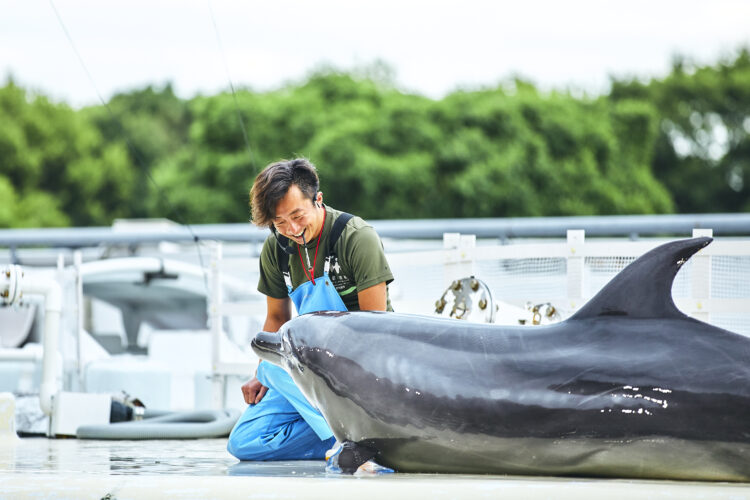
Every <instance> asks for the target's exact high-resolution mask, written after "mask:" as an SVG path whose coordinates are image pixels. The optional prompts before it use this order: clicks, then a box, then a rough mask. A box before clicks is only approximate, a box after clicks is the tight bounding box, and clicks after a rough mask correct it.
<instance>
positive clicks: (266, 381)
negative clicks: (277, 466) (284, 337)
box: [227, 361, 335, 460]
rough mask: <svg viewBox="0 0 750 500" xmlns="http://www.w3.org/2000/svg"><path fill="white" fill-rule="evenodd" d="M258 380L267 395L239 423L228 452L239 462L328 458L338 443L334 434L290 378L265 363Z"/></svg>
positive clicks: (251, 406) (249, 408)
mask: <svg viewBox="0 0 750 500" xmlns="http://www.w3.org/2000/svg"><path fill="white" fill-rule="evenodd" d="M257 377H258V381H259V382H260V383H261V384H263V385H265V386H266V387H268V392H266V395H265V396H264V397H263V399H261V401H260V403H258V404H255V405H249V406H248V407H247V409H246V410H245V412H244V413H243V414H242V416H241V417H240V419H239V420H238V421H237V423H236V424H235V426H234V428H233V429H232V432H231V434H230V435H229V441H228V442H227V451H229V453H231V454H232V455H234V456H235V457H237V458H238V459H240V460H314V459H321V458H325V452H326V451H327V450H328V449H330V448H331V447H332V446H333V443H334V442H335V438H334V437H333V432H332V431H331V429H330V428H329V427H328V424H327V423H326V421H325V419H324V418H323V416H322V415H321V414H320V412H318V411H317V410H316V409H315V408H313V407H312V406H311V405H310V403H309V402H308V401H307V399H305V397H304V395H303V394H302V393H301V392H300V390H299V389H298V388H297V386H296V385H295V384H294V381H293V380H292V378H291V377H290V376H289V374H288V373H286V372H285V371H284V370H283V369H282V368H280V367H278V366H276V365H272V364H271V363H268V362H265V361H264V362H262V363H261V364H260V365H259V366H258V374H257Z"/></svg>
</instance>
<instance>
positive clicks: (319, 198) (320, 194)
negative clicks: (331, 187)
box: [315, 191, 323, 208]
mask: <svg viewBox="0 0 750 500" xmlns="http://www.w3.org/2000/svg"><path fill="white" fill-rule="evenodd" d="M322 205H323V191H318V194H316V195H315V206H317V207H318V208H320V207H321V206H322Z"/></svg>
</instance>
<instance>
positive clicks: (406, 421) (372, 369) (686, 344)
mask: <svg viewBox="0 0 750 500" xmlns="http://www.w3.org/2000/svg"><path fill="white" fill-rule="evenodd" d="M711 241H712V240H711V238H693V239H688V240H679V241H673V242H669V243H666V244H664V245H661V246H659V247H657V248H655V249H653V250H651V251H649V252H648V253H646V254H644V255H643V256H641V257H640V258H638V259H637V260H635V261H634V262H633V263H631V264H630V265H629V266H628V267H626V268H625V269H623V270H622V271H621V272H620V273H619V274H618V275H616V276H615V277H614V278H613V279H612V280H611V281H610V282H609V283H608V284H607V285H606V286H605V287H604V288H602V289H601V290H600V291H599V293H598V294H597V295H596V296H594V297H593V298H592V299H591V300H590V301H589V302H587V303H586V304H585V305H584V306H583V307H582V308H581V309H579V310H578V311H577V312H576V313H575V314H574V315H572V316H571V317H570V318H568V319H567V320H565V321H563V322H560V323H556V324H552V325H546V326H538V327H533V328H529V327H523V326H517V327H516V326H501V325H493V324H476V323H467V322H462V321H457V320H454V319H446V318H437V317H429V316H417V315H408V314H398V313H388V312H320V313H313V314H307V315H303V316H298V317H297V318H295V319H293V320H291V321H289V322H288V323H286V324H285V325H284V326H283V327H282V328H281V329H280V330H279V331H278V332H274V333H269V332H260V333H258V334H257V335H256V336H255V338H254V339H253V340H252V342H251V344H252V348H253V350H254V351H255V352H256V353H257V354H258V356H260V357H261V358H263V359H264V360H267V361H270V362H272V363H275V364H278V365H280V366H281V367H283V368H284V369H285V370H286V371H288V372H289V373H290V375H291V376H292V378H293V379H294V381H295V383H296V384H297V385H298V387H299V388H300V390H301V391H302V392H303V393H304V395H305V396H306V397H307V398H308V400H309V401H310V402H311V403H312V404H314V405H315V406H317V408H319V409H320V411H321V413H322V414H323V416H324V417H325V419H326V421H327V422H328V424H329V425H330V427H331V429H332V430H333V432H334V435H335V436H336V439H337V440H338V441H340V442H342V443H345V444H346V445H348V446H349V448H351V449H352V450H354V451H356V452H357V453H354V454H353V455H352V456H354V457H355V458H354V460H355V462H358V463H354V464H351V463H350V464H348V465H347V467H346V468H344V471H345V472H352V471H353V470H355V469H356V466H358V465H359V463H361V462H363V461H364V460H367V459H369V458H371V457H372V458H374V459H375V460H376V461H377V462H378V463H380V464H381V465H384V466H387V467H390V468H392V469H394V470H396V471H401V472H449V473H489V474H522V475H568V476H595V477H631V478H663V479H686V480H722V481H747V480H750V338H748V337H745V336H742V335H739V334H736V333H733V332H730V331H727V330H724V329H721V328H717V327H715V326H712V325H709V324H707V323H703V322H701V321H698V320H696V319H693V318H690V317H688V316H686V315H685V314H683V313H682V312H680V311H679V310H678V309H677V307H676V306H675V304H674V302H673V300H672V295H671V289H672V282H673V280H674V277H675V275H676V274H677V271H678V270H679V269H680V267H681V266H682V265H683V264H684V263H685V262H686V261H687V260H688V259H689V258H690V257H691V256H692V255H693V254H694V253H696V252H697V251H699V250H700V249H702V248H703V247H705V246H706V245H708V244H709V243H710V242H711ZM342 468H343V467H342Z"/></svg>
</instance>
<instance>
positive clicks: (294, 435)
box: [227, 213, 351, 460]
mask: <svg viewBox="0 0 750 500" xmlns="http://www.w3.org/2000/svg"><path fill="white" fill-rule="evenodd" d="M350 218H351V215H349V214H345V213H344V214H341V215H340V216H339V218H338V219H337V220H336V222H335V223H334V227H333V229H332V231H331V235H330V236H329V244H328V252H327V255H326V259H325V265H324V267H323V276H321V277H319V278H317V279H316V280H315V282H314V283H313V282H312V281H307V282H305V283H302V284H301V285H300V286H298V287H297V289H293V288H292V280H291V276H290V273H289V268H288V260H287V258H286V257H285V256H282V259H284V260H282V259H279V261H280V262H282V274H283V276H284V282H285V284H286V287H287V293H288V294H289V298H291V299H292V302H294V306H295V308H296V309H297V313H298V314H300V315H302V314H307V313H311V312H317V311H346V310H347V309H346V306H345V305H344V301H343V300H341V297H340V296H339V294H338V292H337V291H336V287H334V286H333V283H332V282H331V279H330V277H329V276H328V270H329V268H330V261H331V254H332V250H333V245H334V244H335V243H336V240H338V237H339V236H340V235H341V231H342V230H343V227H344V226H345V225H346V222H347V221H348V220H349V219H350ZM256 377H257V379H258V381H259V382H260V383H261V384H263V385H264V386H266V387H268V392H266V395H265V396H264V397H263V399H262V400H261V401H260V403H258V404H256V405H250V406H248V408H247V410H245V412H244V413H243V415H242V417H240V419H239V421H238V422H237V424H235V426H234V429H232V433H231V434H230V436H229V441H228V443H227V450H228V451H229V452H230V453H231V454H232V455H234V456H235V457H237V458H239V459H240V460H294V459H314V458H324V456H325V452H326V450H328V449H329V448H330V447H331V446H332V445H333V442H334V438H333V431H332V430H331V428H330V427H329V426H328V424H327V423H326V421H325V419H324V418H323V416H322V415H321V414H320V412H319V411H318V410H317V409H316V408H315V407H313V406H312V405H311V404H310V403H309V401H307V399H306V398H305V396H304V395H303V394H302V392H300V390H299V388H297V386H296V385H295V383H294V381H293V380H292V377H290V376H289V374H288V373H287V372H286V371H285V370H284V369H283V368H281V367H279V366H276V365H274V364H271V363H268V362H266V361H263V362H261V363H260V365H258V371H257V373H256Z"/></svg>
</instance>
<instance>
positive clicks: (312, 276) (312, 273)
mask: <svg viewBox="0 0 750 500" xmlns="http://www.w3.org/2000/svg"><path fill="white" fill-rule="evenodd" d="M325 225H326V209H325V207H323V224H322V225H321V226H320V233H319V234H318V242H317V243H316V244H315V257H313V262H312V267H310V269H309V270H308V269H307V267H305V262H304V261H303V260H302V251H301V250H300V249H299V245H297V254H299V261H300V264H302V272H304V273H305V277H309V278H310V281H312V284H313V286H314V285H315V263H316V262H317V261H318V248H320V238H321V237H322V236H323V228H324V227H325ZM305 253H307V247H306V246H305ZM307 261H308V264H309V263H310V256H309V255H308V256H307ZM308 273H309V276H308Z"/></svg>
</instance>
